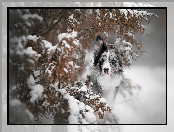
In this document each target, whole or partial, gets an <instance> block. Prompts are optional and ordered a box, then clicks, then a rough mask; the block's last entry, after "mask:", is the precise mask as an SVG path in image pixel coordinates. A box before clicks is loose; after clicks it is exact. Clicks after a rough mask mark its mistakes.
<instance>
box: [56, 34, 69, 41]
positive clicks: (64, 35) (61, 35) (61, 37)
mask: <svg viewBox="0 0 174 132" xmlns="http://www.w3.org/2000/svg"><path fill="white" fill-rule="evenodd" d="M66 35H67V33H61V34H59V35H58V40H59V42H61V41H62V39H63V38H65V37H66Z"/></svg>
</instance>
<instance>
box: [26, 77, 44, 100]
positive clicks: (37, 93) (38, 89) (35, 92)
mask: <svg viewBox="0 0 174 132" xmlns="http://www.w3.org/2000/svg"><path fill="white" fill-rule="evenodd" d="M27 84H28V87H29V88H30V89H31V92H30V96H31V98H30V102H32V103H33V102H34V101H35V100H36V99H38V98H41V97H42V92H43V90H44V89H43V86H42V85H40V84H37V85H35V80H34V77H33V76H32V75H30V77H29V78H28V79H27Z"/></svg>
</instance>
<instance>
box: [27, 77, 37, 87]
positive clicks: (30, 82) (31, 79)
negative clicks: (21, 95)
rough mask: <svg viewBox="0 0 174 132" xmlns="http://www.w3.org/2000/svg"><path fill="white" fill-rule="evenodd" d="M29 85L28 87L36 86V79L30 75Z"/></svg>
mask: <svg viewBox="0 0 174 132" xmlns="http://www.w3.org/2000/svg"><path fill="white" fill-rule="evenodd" d="M27 84H28V85H34V84H35V80H34V77H33V76H32V75H30V77H29V78H28V79H27Z"/></svg>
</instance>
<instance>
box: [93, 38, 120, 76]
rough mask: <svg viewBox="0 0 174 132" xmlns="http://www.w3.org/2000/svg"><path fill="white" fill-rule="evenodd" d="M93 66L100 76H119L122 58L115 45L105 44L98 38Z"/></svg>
mask: <svg viewBox="0 0 174 132" xmlns="http://www.w3.org/2000/svg"><path fill="white" fill-rule="evenodd" d="M94 66H95V67H97V68H98V69H99V71H100V73H101V75H109V76H114V75H121V74H122V72H123V66H122V57H121V54H120V53H119V50H118V48H117V46H116V44H105V43H104V42H103V41H102V39H101V37H100V36H98V37H97V39H96V44H95V52H94Z"/></svg>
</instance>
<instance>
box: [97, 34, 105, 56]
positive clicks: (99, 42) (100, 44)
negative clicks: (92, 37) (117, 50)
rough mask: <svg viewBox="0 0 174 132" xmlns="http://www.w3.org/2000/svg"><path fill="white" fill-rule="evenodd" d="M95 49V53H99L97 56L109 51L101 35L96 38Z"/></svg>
mask: <svg viewBox="0 0 174 132" xmlns="http://www.w3.org/2000/svg"><path fill="white" fill-rule="evenodd" d="M94 48H95V53H97V54H99V53H103V52H104V51H106V50H107V46H106V44H105V43H104V41H103V39H102V38H101V36H100V35H98V36H97V37H96V42H95V45H94Z"/></svg>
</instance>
